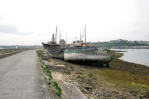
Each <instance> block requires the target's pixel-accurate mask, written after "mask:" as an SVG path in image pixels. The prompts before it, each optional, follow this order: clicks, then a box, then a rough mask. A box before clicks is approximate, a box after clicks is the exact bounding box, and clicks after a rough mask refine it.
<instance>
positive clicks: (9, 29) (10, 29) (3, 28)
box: [0, 25, 18, 33]
mask: <svg viewBox="0 0 149 99" xmlns="http://www.w3.org/2000/svg"><path fill="white" fill-rule="evenodd" d="M0 32H4V33H18V28H17V27H16V26H14V25H0Z"/></svg>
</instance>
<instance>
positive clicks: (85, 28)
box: [84, 24, 86, 43]
mask: <svg viewBox="0 0 149 99" xmlns="http://www.w3.org/2000/svg"><path fill="white" fill-rule="evenodd" d="M84 32H85V43H86V24H85V30H84Z"/></svg>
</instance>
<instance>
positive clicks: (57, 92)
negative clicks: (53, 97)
mask: <svg viewBox="0 0 149 99" xmlns="http://www.w3.org/2000/svg"><path fill="white" fill-rule="evenodd" d="M53 85H54V86H55V88H56V91H55V93H56V94H57V95H58V96H61V95H62V89H61V88H60V86H59V85H58V83H57V82H56V81H54V82H53Z"/></svg>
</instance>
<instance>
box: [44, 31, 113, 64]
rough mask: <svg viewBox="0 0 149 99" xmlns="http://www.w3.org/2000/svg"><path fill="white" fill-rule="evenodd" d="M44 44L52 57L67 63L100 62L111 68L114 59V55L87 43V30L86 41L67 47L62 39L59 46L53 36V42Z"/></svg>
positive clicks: (75, 42) (79, 41) (78, 41)
mask: <svg viewBox="0 0 149 99" xmlns="http://www.w3.org/2000/svg"><path fill="white" fill-rule="evenodd" d="M56 35H57V28H56ZM42 44H43V47H44V48H45V49H46V50H47V52H48V54H49V56H50V57H52V58H59V59H63V60H65V61H77V62H79V61H80V62H88V61H91V62H98V63H100V64H102V65H103V64H106V66H107V67H109V62H110V61H111V60H112V59H113V55H111V54H108V53H107V51H105V50H103V49H101V48H97V47H95V46H91V45H90V43H87V42H86V28H85V40H84V41H83V40H82V39H80V40H77V41H74V42H73V43H72V44H69V45H67V44H66V42H65V40H63V39H61V40H60V42H59V44H57V42H56V36H54V34H53V36H52V41H50V42H48V43H42Z"/></svg>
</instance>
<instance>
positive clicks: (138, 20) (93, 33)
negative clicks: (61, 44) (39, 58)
mask: <svg viewBox="0 0 149 99" xmlns="http://www.w3.org/2000/svg"><path fill="white" fill-rule="evenodd" d="M85 24H86V26H87V41H93V42H95V41H109V40H113V39H119V38H122V39H127V40H149V0H0V45H20V44H23V45H24V44H25V45H32V44H41V42H47V41H49V40H51V36H52V33H54V32H55V27H56V25H58V32H60V31H61V35H62V38H64V39H65V38H66V34H67V41H68V42H71V41H72V40H75V39H77V38H79V35H80V30H81V31H82V32H83V30H84V26H85Z"/></svg>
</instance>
